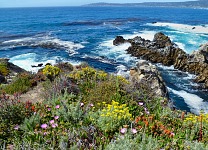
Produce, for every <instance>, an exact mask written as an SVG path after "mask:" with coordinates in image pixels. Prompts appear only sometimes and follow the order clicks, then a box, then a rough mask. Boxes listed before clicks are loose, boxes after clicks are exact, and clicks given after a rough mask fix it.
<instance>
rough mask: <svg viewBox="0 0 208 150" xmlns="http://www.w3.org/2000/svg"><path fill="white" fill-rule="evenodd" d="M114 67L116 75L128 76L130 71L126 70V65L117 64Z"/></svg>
mask: <svg viewBox="0 0 208 150" xmlns="http://www.w3.org/2000/svg"><path fill="white" fill-rule="evenodd" d="M116 69H117V73H116V75H119V76H123V77H129V73H130V72H129V71H128V69H127V68H126V66H124V65H119V66H117V67H116Z"/></svg>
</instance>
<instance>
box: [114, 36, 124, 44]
mask: <svg viewBox="0 0 208 150" xmlns="http://www.w3.org/2000/svg"><path fill="white" fill-rule="evenodd" d="M125 42H126V40H125V39H124V38H123V37H122V36H116V39H115V40H114V41H113V45H120V44H123V43H125Z"/></svg>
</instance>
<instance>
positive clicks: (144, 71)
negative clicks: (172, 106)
mask: <svg viewBox="0 0 208 150" xmlns="http://www.w3.org/2000/svg"><path fill="white" fill-rule="evenodd" d="M129 80H130V82H131V85H133V87H135V88H140V87H142V88H143V89H145V90H147V91H148V93H149V96H152V97H162V98H165V99H166V100H169V93H168V89H167V87H166V85H165V82H164V81H163V79H162V77H161V75H160V72H159V71H158V69H157V67H156V66H155V65H153V64H152V63H150V62H148V61H146V60H140V61H138V63H137V64H136V67H133V68H131V69H130V78H129Z"/></svg>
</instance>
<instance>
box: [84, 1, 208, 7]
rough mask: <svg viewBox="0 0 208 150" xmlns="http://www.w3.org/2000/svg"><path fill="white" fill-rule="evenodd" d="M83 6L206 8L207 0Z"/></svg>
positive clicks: (207, 5)
mask: <svg viewBox="0 0 208 150" xmlns="http://www.w3.org/2000/svg"><path fill="white" fill-rule="evenodd" d="M84 6H92V7H106V6H112V7H113V6H116V7H122V6H128V7H135V6H149V7H155V6H157V7H191V8H208V0H198V1H186V2H144V3H103V2H101V3H92V4H87V5H84Z"/></svg>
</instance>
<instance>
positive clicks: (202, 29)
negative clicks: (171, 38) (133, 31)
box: [147, 22, 208, 34]
mask: <svg viewBox="0 0 208 150" xmlns="http://www.w3.org/2000/svg"><path fill="white" fill-rule="evenodd" d="M147 25H149V26H158V27H167V28H171V29H175V30H178V31H183V32H191V33H203V34H208V25H205V26H200V25H196V26H192V25H187V24H177V23H166V22H157V23H148V24H147Z"/></svg>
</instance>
